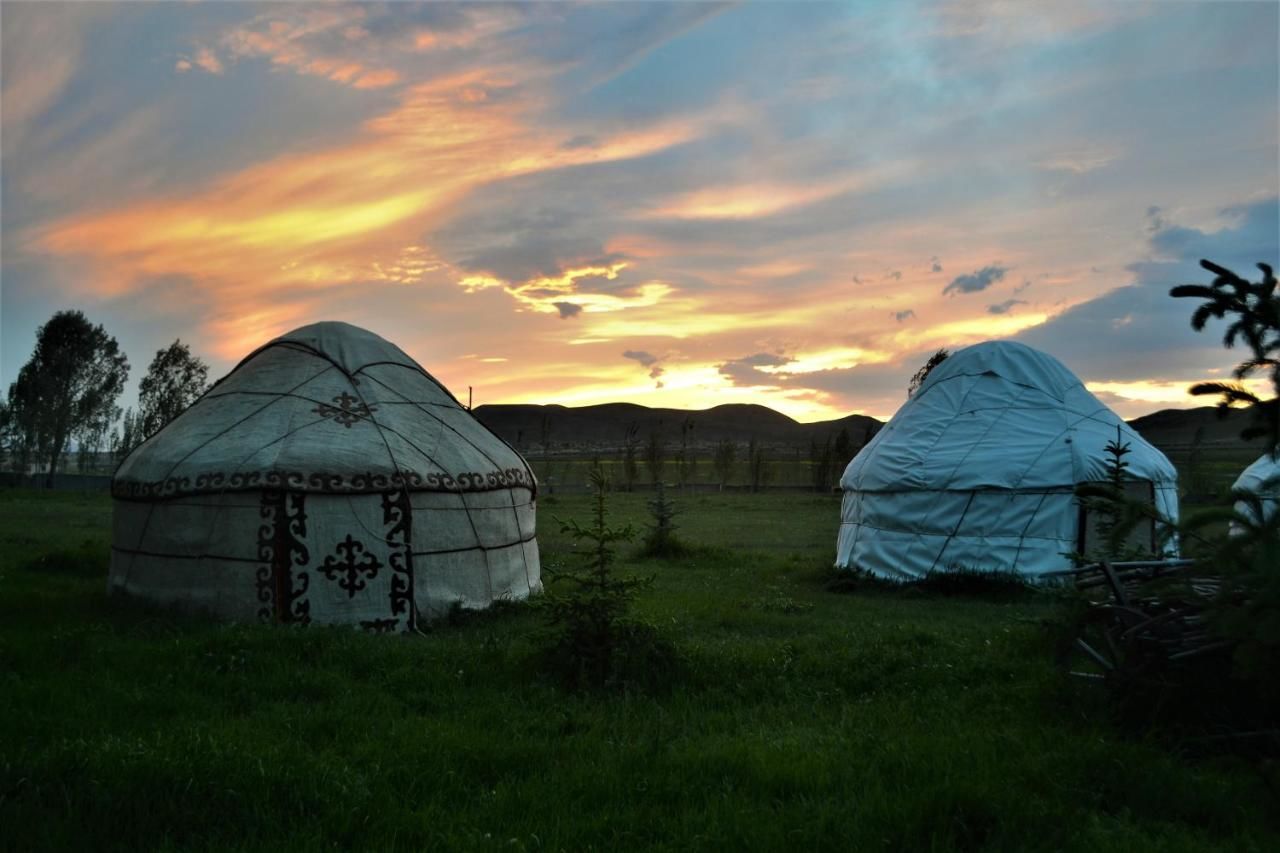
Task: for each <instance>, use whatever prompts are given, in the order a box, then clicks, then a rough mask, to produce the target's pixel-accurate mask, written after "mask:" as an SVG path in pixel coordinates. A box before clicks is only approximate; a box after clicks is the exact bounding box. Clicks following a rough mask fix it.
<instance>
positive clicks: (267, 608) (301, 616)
mask: <svg viewBox="0 0 1280 853" xmlns="http://www.w3.org/2000/svg"><path fill="white" fill-rule="evenodd" d="M305 501H306V497H305V495H301V494H287V493H285V492H279V491H265V492H263V493H262V501H261V504H260V505H259V515H260V516H261V518H262V524H261V525H260V526H259V527H258V559H259V560H260V561H261V562H262V564H263V565H261V566H259V567H258V572H257V576H256V588H257V593H258V603H259V604H261V605H262V606H261V607H260V608H259V609H258V618H260V619H262V620H263V621H266V622H269V621H272V620H273V619H274V620H275V621H277V622H301V623H307V622H310V621H311V603H310V602H309V601H308V600H307V599H306V598H305V596H306V594H307V589H308V588H309V586H310V583H311V578H310V576H309V575H308V574H307V573H306V572H304V571H299V572H297V573H296V574H295V573H294V569H295V567H301V566H305V565H306V564H307V562H308V561H309V560H310V559H311V555H310V554H309V553H308V551H307V546H306V545H305V544H304V543H303V538H304V537H305V536H306V535H307V513H306V505H305Z"/></svg>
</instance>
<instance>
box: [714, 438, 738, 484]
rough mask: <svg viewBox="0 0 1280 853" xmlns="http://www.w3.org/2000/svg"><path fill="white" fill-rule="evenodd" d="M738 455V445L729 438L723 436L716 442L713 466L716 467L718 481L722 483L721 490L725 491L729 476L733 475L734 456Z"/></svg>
mask: <svg viewBox="0 0 1280 853" xmlns="http://www.w3.org/2000/svg"><path fill="white" fill-rule="evenodd" d="M737 455H738V445H736V444H734V443H733V442H732V441H730V440H729V439H727V438H722V439H720V440H719V441H718V442H716V450H715V456H713V457H712V460H711V467H712V468H714V469H715V472H716V481H717V482H719V483H720V491H722V492H723V491H724V487H725V486H727V485H728V484H729V477H731V476H732V475H733V462H734V458H735V457H736V456H737Z"/></svg>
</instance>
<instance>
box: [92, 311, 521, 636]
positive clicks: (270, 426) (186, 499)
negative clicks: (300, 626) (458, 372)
mask: <svg viewBox="0 0 1280 853" xmlns="http://www.w3.org/2000/svg"><path fill="white" fill-rule="evenodd" d="M536 491H537V490H536V485H535V481H534V477H533V473H532V471H531V470H530V468H529V465H528V464H527V463H526V462H525V460H524V459H523V458H522V457H521V456H520V454H519V453H517V452H516V451H515V450H514V449H513V448H512V447H510V446H509V445H508V444H506V443H505V442H503V441H502V440H501V439H499V438H498V437H497V436H495V435H494V434H493V433H491V432H490V431H489V430H488V429H487V428H486V427H485V426H483V425H482V424H481V423H480V422H479V421H477V420H476V419H475V418H474V417H473V416H472V415H471V413H470V412H469V411H467V409H466V408H465V407H463V406H462V405H461V404H459V403H458V401H457V400H456V399H455V398H454V397H453V395H452V394H450V393H449V391H448V390H447V389H445V388H444V386H442V385H441V384H440V383H439V382H438V381H436V379H434V378H433V377H432V376H431V374H429V373H427V371H425V370H423V369H422V367H421V366H420V365H418V364H417V362H415V361H414V360H413V359H412V358H410V357H409V356H408V355H406V354H405V353H404V352H403V351H402V350H400V349H399V348H398V347H396V346H395V345H393V344H391V343H389V342H388V341H386V340H383V339H382V338H380V337H378V336H377V335H375V334H373V333H371V332H368V331H365V330H364V329H360V328H357V327H355V326H351V325H348V324H346V323H316V324H314V325H311V326H305V327H303V328H301V329H297V330H295V331H293V332H290V333H289V334H286V335H283V336H282V337H279V338H276V339H275V340H273V341H271V342H270V343H268V344H266V345H265V346H263V347H261V348H259V349H257V350H255V351H254V352H252V353H250V354H249V355H248V356H247V357H246V358H245V359H244V360H243V361H241V362H240V364H239V365H238V366H237V367H236V368H235V369H234V370H232V371H231V372H230V373H229V374H227V375H226V376H225V377H224V378H223V379H222V380H220V381H219V382H218V383H217V384H215V385H214V386H213V388H212V389H210V390H209V392H208V393H206V394H205V395H204V396H203V397H201V398H200V399H199V400H198V401H196V403H195V404H193V405H192V406H191V407H190V408H189V409H187V410H186V411H185V412H183V413H182V415H180V416H179V417H178V418H176V419H175V420H173V421H172V422H171V423H170V424H169V425H168V426H166V427H165V428H164V429H162V430H161V431H160V432H158V433H156V434H155V435H154V436H152V437H151V438H150V439H148V440H147V441H146V442H144V443H143V444H142V445H140V446H139V447H138V448H137V449H135V450H134V451H133V453H131V454H130V455H129V456H128V458H126V459H125V461H124V462H123V464H121V466H120V468H119V470H118V471H117V472H116V475H115V478H114V480H113V481H112V496H113V498H114V520H113V542H112V556H111V570H110V579H109V586H110V589H111V591H112V592H117V593H126V594H128V595H131V596H135V597H137V598H140V599H144V600H147V601H152V602H156V603H160V604H165V605H176V606H181V607H185V608H190V609H196V610H202V611H206V612H208V613H211V614H214V615H215V616H218V617H222V618H226V619H233V620H264V621H275V622H318V623H350V624H354V625H359V626H362V627H365V628H368V629H371V630H377V631H406V630H411V629H413V628H414V626H415V625H416V623H417V622H418V620H420V619H423V620H425V619H430V618H432V617H434V616H438V615H440V614H442V613H443V612H445V611H447V610H448V609H449V608H451V607H453V606H462V607H467V608H483V607H485V606H487V605H488V604H490V603H491V602H493V601H495V600H497V599H522V598H525V597H526V596H528V595H529V594H530V593H531V592H534V591H536V590H538V589H539V588H540V586H541V584H540V580H539V567H538V545H537V542H536V540H535V538H534V513H535V503H534V501H535V497H536Z"/></svg>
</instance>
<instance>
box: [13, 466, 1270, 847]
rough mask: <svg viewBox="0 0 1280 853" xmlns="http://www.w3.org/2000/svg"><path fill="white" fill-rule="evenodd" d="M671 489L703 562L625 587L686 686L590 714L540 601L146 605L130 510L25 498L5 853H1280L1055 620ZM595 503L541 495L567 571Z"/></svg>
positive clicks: (1263, 800)
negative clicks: (345, 617)
mask: <svg viewBox="0 0 1280 853" xmlns="http://www.w3.org/2000/svg"><path fill="white" fill-rule="evenodd" d="M645 497H646V496H645V495H639V494H636V495H618V496H615V497H614V499H613V503H612V505H613V507H614V508H615V510H616V511H615V513H614V520H615V521H617V522H625V521H627V520H632V521H635V522H636V523H637V524H641V523H643V521H644V520H645V514H644V499H645ZM674 497H675V499H676V500H677V502H678V503H679V504H680V505H681V506H683V507H684V508H685V512H684V513H683V514H682V515H681V516H680V517H679V518H678V522H679V523H680V525H681V527H680V533H681V535H682V536H684V537H686V538H687V539H689V540H690V541H692V542H695V543H697V544H698V545H700V546H702V547H701V549H700V550H699V551H698V552H697V553H696V554H695V555H694V556H692V557H690V558H688V559H687V560H684V561H682V562H680V563H662V562H658V561H637V560H635V559H631V558H629V557H627V555H628V554H629V553H632V552H630V551H628V550H627V549H626V548H625V547H624V549H623V553H624V559H623V560H622V562H621V563H620V568H621V569H622V570H623V571H627V572H636V573H643V574H653V575H655V576H656V580H655V583H654V584H653V586H651V587H650V588H648V589H646V590H645V591H644V593H643V594H642V597H641V600H640V601H639V604H638V609H639V611H640V615H641V616H642V617H643V618H644V619H646V620H648V621H650V622H652V623H653V624H655V625H658V626H659V627H660V628H661V629H662V630H663V631H664V632H665V633H666V634H667V635H668V636H669V637H671V638H672V639H673V640H674V641H675V642H676V643H677V644H678V645H679V647H680V649H681V652H682V654H683V655H684V657H685V663H686V665H685V666H684V667H683V671H684V675H683V677H682V680H681V681H680V682H679V683H676V684H673V685H671V689H670V690H669V691H665V692H662V693H660V694H657V695H634V694H633V695H620V696H591V695H586V696H582V695H568V694H565V693H563V692H561V691H559V690H558V689H556V688H555V687H553V686H552V685H551V684H550V683H549V682H548V681H547V680H545V679H543V678H541V677H540V676H539V675H538V673H536V672H535V671H533V669H532V667H531V664H530V661H531V659H532V657H533V653H534V650H535V649H536V647H537V637H538V636H539V635H540V633H541V632H542V630H543V629H542V628H541V626H540V622H539V618H538V614H537V613H536V611H535V609H534V608H532V607H529V606H512V607H504V608H500V609H499V610H498V611H497V612H495V613H493V614H485V615H477V616H470V617H467V618H463V619H460V620H458V621H457V622H456V624H442V625H439V626H436V627H435V628H434V629H433V630H432V631H431V633H430V634H429V635H428V636H426V637H409V638H405V637H379V636H367V635H363V634H359V633H356V632H354V631H351V630H346V629H292V630H290V629H278V628H270V627H262V626H231V625H217V624H211V623H208V622H204V621H201V620H199V619H193V618H183V617H177V616H173V615H170V614H165V613H157V612H153V611H148V610H145V609H138V608H133V607H124V606H122V605H120V604H118V603H115V602H112V601H109V600H107V599H106V597H105V578H104V570H103V567H104V565H105V558H106V556H105V555H106V547H107V543H108V540H109V527H108V520H109V513H110V507H109V501H108V500H107V499H106V498H105V496H97V495H95V496H80V495H74V494H67V493H53V494H49V493H30V492H0V849H5V850H23V851H26V850H42V849H68V850H82V849H94V848H96V849H119V850H153V849H158V850H207V849H218V850H279V849H294V850H314V849H317V848H321V847H325V848H330V847H337V848H350V849H373V850H396V849H404V850H422V849H467V850H469V849H476V850H570V851H577V850H615V849H656V850H688V849H731V850H739V849H757V850H790V849H830V850H977V849H984V850H1080V851H1094V850H1117V851H1119V850H1124V851H1131V850H1224V851H1226V850H1230V851H1238V850H1267V849H1277V847H1280V826H1278V825H1277V823H1278V821H1277V818H1276V813H1277V809H1276V806H1277V801H1276V798H1275V795H1274V794H1273V793H1271V792H1270V791H1269V790H1268V788H1267V787H1266V785H1265V783H1264V782H1263V779H1262V776H1261V775H1259V774H1258V773H1257V771H1256V770H1254V769H1252V768H1251V767H1249V766H1248V765H1245V764H1243V763H1241V762H1239V761H1238V760H1236V759H1200V760H1195V761H1193V760H1190V759H1186V758H1183V757H1179V756H1177V755H1175V754H1173V753H1172V752H1170V751H1169V750H1168V749H1167V748H1166V747H1162V746H1160V745H1158V744H1157V743H1156V742H1155V741H1152V742H1146V741H1141V740H1137V741H1135V740H1133V739H1126V738H1124V737H1122V736H1121V735H1120V734H1118V732H1117V731H1116V730H1115V729H1114V728H1113V727H1112V726H1111V725H1110V724H1109V723H1108V722H1107V720H1106V718H1105V715H1104V713H1103V712H1102V708H1101V707H1100V705H1099V704H1098V703H1096V702H1094V701H1092V699H1091V697H1090V696H1089V695H1088V694H1087V693H1085V694H1082V693H1080V692H1078V691H1076V690H1075V689H1073V688H1071V686H1070V685H1067V684H1066V683H1065V682H1064V680H1063V678H1062V676H1061V673H1060V672H1059V670H1058V669H1056V668H1055V665H1054V660H1053V657H1054V640H1053V636H1052V632H1050V631H1047V630H1045V628H1044V627H1043V623H1044V622H1046V621H1052V620H1053V619H1054V617H1055V615H1056V614H1057V612H1058V607H1059V605H1058V604H1057V603H1055V602H1054V601H1053V600H1050V599H1047V598H1044V597H1041V596H1038V595H1025V596H1008V595H999V596H989V597H981V596H973V595H969V596H961V597H947V596H944V595H941V594H936V593H935V594H929V593H923V592H916V593H898V592H893V591H886V590H883V589H879V588H867V589H865V590H860V589H858V588H857V587H856V585H854V589H853V590H852V591H851V592H850V591H849V590H848V589H847V587H848V586H849V585H848V584H844V585H843V586H844V587H846V589H845V593H846V594H837V593H836V592H834V591H832V589H829V588H828V587H829V585H830V582H831V581H832V572H831V571H830V569H829V565H830V563H831V559H832V557H833V553H834V536H835V523H836V518H837V515H838V501H837V500H836V499H834V498H826V497H818V496H808V495H797V494H788V495H758V496H753V495H736V494H735V495H723V496H721V495H704V496H698V497H697V498H689V497H680V496H678V495H676V496H674ZM586 502H587V497H586V496H585V495H584V496H564V495H557V496H555V497H554V499H550V498H547V499H544V500H543V501H541V502H540V506H539V509H540V522H541V524H540V535H539V539H540V542H541V544H542V547H543V552H544V559H545V560H546V561H547V562H548V563H555V562H557V561H565V560H569V559H573V553H574V551H575V550H576V547H575V546H576V543H574V542H572V541H571V540H570V539H569V538H567V537H566V536H565V535H563V534H561V533H560V532H559V525H557V524H556V523H555V522H554V521H553V517H555V516H560V517H569V516H573V517H578V518H582V519H585V517H586ZM836 586H841V585H836Z"/></svg>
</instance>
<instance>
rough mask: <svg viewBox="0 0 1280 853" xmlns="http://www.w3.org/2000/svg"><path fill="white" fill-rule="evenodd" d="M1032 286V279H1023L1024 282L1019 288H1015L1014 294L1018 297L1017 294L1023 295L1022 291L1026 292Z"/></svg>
mask: <svg viewBox="0 0 1280 853" xmlns="http://www.w3.org/2000/svg"><path fill="white" fill-rule="evenodd" d="M1030 286H1031V279H1029V278H1026V279H1023V280H1022V284H1020V285H1018V286H1017V287H1015V288H1014V289H1013V293H1014V295H1015V296H1016V295H1017V294H1019V293H1021V292H1022V291H1024V290H1026V289H1027V288H1028V287H1030Z"/></svg>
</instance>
